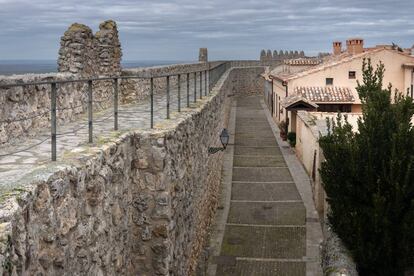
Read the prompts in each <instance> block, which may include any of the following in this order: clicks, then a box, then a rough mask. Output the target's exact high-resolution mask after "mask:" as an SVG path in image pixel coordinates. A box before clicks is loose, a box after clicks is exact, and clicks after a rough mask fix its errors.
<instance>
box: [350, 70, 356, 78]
mask: <svg viewBox="0 0 414 276" xmlns="http://www.w3.org/2000/svg"><path fill="white" fill-rule="evenodd" d="M348 78H349V79H356V72H355V71H349V72H348Z"/></svg>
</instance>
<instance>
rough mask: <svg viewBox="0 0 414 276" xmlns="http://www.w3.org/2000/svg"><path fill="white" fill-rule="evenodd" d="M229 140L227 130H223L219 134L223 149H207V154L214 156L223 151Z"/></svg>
mask: <svg viewBox="0 0 414 276" xmlns="http://www.w3.org/2000/svg"><path fill="white" fill-rule="evenodd" d="M229 139H230V136H229V133H228V131H227V129H225V128H223V130H222V131H221V133H220V142H221V144H222V145H223V147H222V148H208V153H209V154H214V153H216V152H219V151H223V150H225V149H226V147H227V145H228V144H229Z"/></svg>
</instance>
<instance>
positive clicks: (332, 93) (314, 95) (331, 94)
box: [294, 86, 355, 103]
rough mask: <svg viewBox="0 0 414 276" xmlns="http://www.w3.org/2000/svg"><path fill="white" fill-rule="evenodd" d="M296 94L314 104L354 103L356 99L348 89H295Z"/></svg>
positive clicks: (332, 87)
mask: <svg viewBox="0 0 414 276" xmlns="http://www.w3.org/2000/svg"><path fill="white" fill-rule="evenodd" d="M294 94H295V95H298V96H301V97H304V98H306V99H308V100H309V101H311V102H314V103H353V102H355V97H354V95H353V93H352V91H351V89H349V88H348V87H337V86H325V87H309V86H307V87H303V86H302V87H295V89H294Z"/></svg>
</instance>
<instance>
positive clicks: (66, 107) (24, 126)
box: [0, 62, 222, 145]
mask: <svg viewBox="0 0 414 276" xmlns="http://www.w3.org/2000/svg"><path fill="white" fill-rule="evenodd" d="M221 63H222V62H210V63H208V64H205V63H194V64H177V65H170V66H158V67H147V68H137V69H125V70H123V71H122V75H123V76H132V75H134V76H137V75H138V76H147V75H151V76H159V75H165V74H176V73H185V72H192V71H199V70H204V69H206V68H207V66H210V68H212V67H215V66H217V65H219V64H221ZM68 68H69V67H68ZM83 77H84V76H83V74H73V73H71V72H65V73H49V74H27V75H14V76H0V85H6V84H13V83H28V82H43V81H52V80H68V79H81V78H83ZM185 77H186V76H182V88H183V89H186V84H185ZM193 78H194V75H193V74H191V75H190V80H191V85H192V86H191V88H192V87H193V85H194V82H193ZM197 80H198V81H197V87H199V74H197ZM170 85H171V87H172V88H174V87H176V85H177V81H176V77H171V80H170ZM203 86H204V73H203ZM165 87H166V80H165V78H156V79H154V93H159V92H165ZM149 91H150V85H149V80H148V79H145V80H144V79H139V80H136V79H135V80H121V81H120V89H119V95H120V96H119V101H120V103H131V102H136V101H140V100H142V99H144V98H145V97H147V96H148V95H149V93H150V92H149ZM183 91H184V90H183ZM203 91H204V87H203ZM50 93H51V86H50V84H44V85H29V86H24V87H13V88H7V89H6V88H0V104H1V105H2V108H1V109H0V118H1V119H0V145H2V144H3V145H4V144H7V143H15V142H18V141H19V139H21V138H24V137H27V136H34V135H37V134H38V133H39V132H42V131H48V130H49V129H50V108H51V107H50ZM87 93H88V90H87V83H86V82H82V83H65V84H60V85H58V86H57V95H58V96H57V109H58V111H57V119H58V125H61V124H64V123H66V122H70V121H73V120H75V119H78V118H79V116H80V115H82V114H85V113H86V111H87V101H88V94H87ZM93 100H94V111H99V110H102V109H105V108H108V107H110V106H112V105H113V81H94V82H93Z"/></svg>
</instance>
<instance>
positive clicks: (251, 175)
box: [216, 97, 306, 276]
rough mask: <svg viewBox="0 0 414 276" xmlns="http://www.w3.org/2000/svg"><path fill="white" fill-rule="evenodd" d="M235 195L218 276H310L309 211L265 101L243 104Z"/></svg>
mask: <svg viewBox="0 0 414 276" xmlns="http://www.w3.org/2000/svg"><path fill="white" fill-rule="evenodd" d="M234 139H235V140H234V144H235V146H234V156H233V174H232V189H231V190H232V191H231V202H230V209H229V214H228V217H227V223H226V226H225V232H224V237H223V241H222V246H221V252H220V256H219V257H217V258H216V263H217V264H218V266H217V272H216V273H217V274H216V275H234V276H236V275H237V276H241V275H246V276H253V275H269V276H270V275H283V276H285V275H292V276H295V275H306V258H305V256H306V209H305V207H304V203H303V201H302V199H301V196H300V194H299V192H298V190H297V188H296V185H295V183H294V182H293V179H292V176H291V174H290V172H289V169H288V167H287V165H286V162H285V160H284V157H283V155H282V153H281V150H280V148H279V146H278V144H277V142H276V139H275V136H274V134H273V132H272V129H271V127H270V125H269V123H268V121H267V118H266V114H265V112H264V110H263V108H262V106H261V104H260V97H246V98H239V99H238V100H237V112H236V127H235V138H234Z"/></svg>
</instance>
